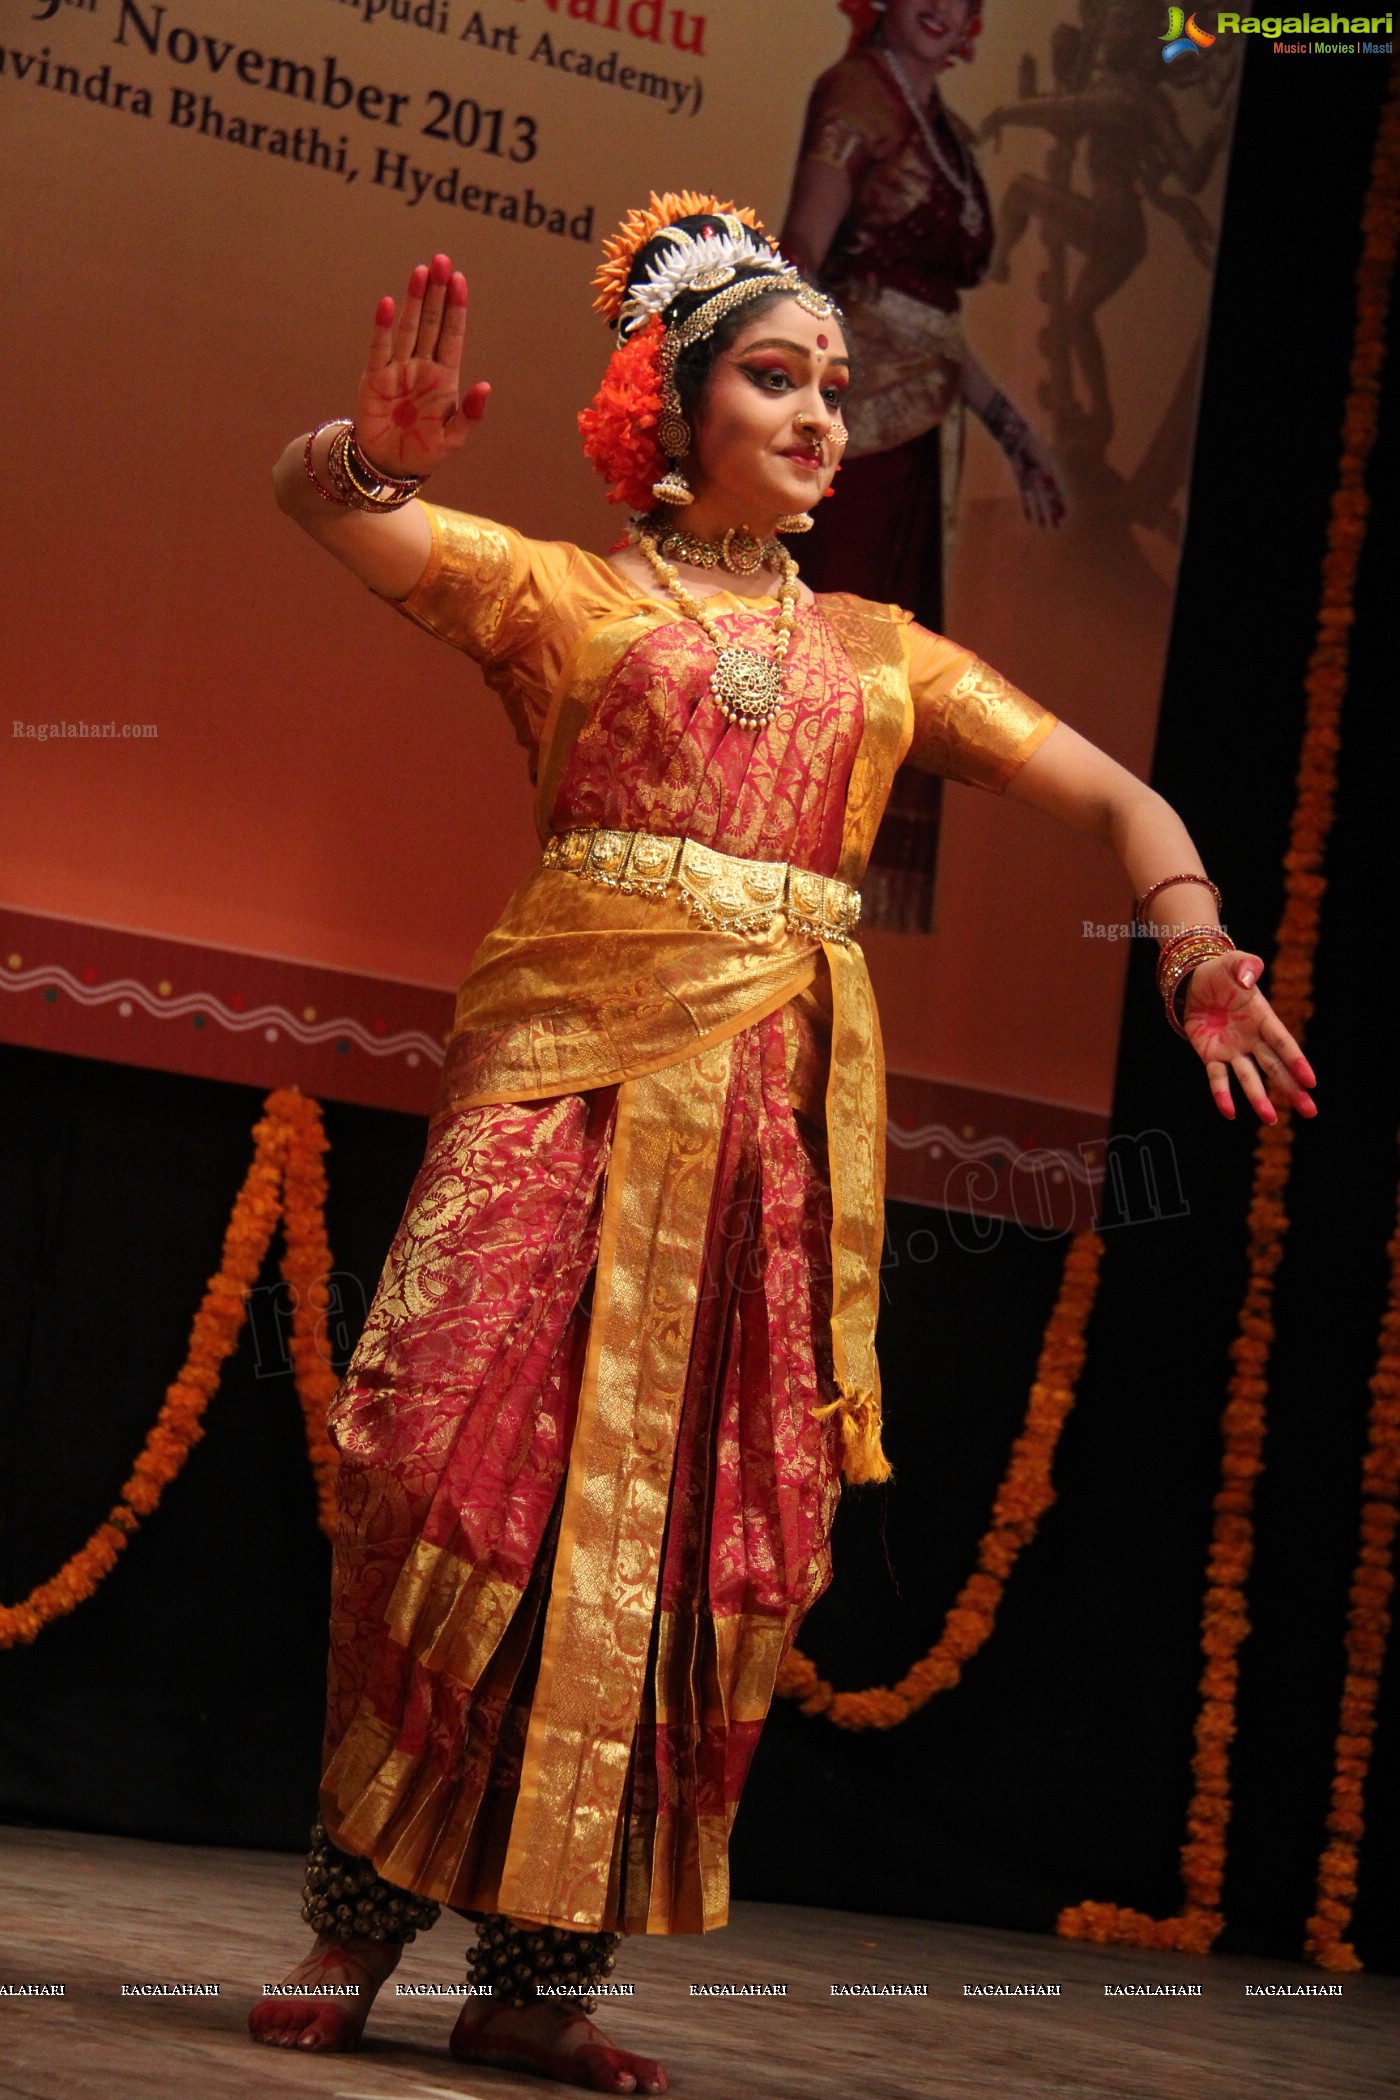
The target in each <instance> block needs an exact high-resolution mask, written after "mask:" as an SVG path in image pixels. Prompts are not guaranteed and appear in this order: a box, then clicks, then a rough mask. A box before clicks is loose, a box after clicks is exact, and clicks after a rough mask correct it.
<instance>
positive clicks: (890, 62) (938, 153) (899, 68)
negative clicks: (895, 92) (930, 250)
mask: <svg viewBox="0 0 1400 2100" xmlns="http://www.w3.org/2000/svg"><path fill="white" fill-rule="evenodd" d="M876 52H877V55H878V57H879V58H880V60H881V62H882V63H883V64H884V66H885V68H886V70H887V71H888V72H889V75H890V77H891V79H892V80H893V81H894V84H895V86H896V87H897V88H898V89H899V92H900V94H901V95H902V96H903V97H904V100H905V102H906V103H907V104H908V108H909V114H910V116H911V117H912V118H913V119H914V122H915V123H916V124H917V125H918V127H919V135H920V137H921V138H922V139H923V142H924V147H925V150H926V151H927V153H928V157H929V159H930V160H931V161H932V162H933V165H934V166H935V168H937V170H938V172H939V174H940V175H941V176H942V177H943V179H944V181H945V182H947V183H948V184H949V186H950V187H951V188H952V189H954V190H957V191H958V192H959V193H960V195H961V197H962V203H961V204H960V205H959V207H958V224H959V225H960V226H961V227H962V230H963V232H964V233H966V234H968V235H969V236H970V237H971V238H972V239H973V240H976V238H977V236H978V234H979V233H980V232H981V231H982V207H981V205H980V204H979V203H978V201H977V198H976V195H975V194H974V190H973V172H972V156H971V155H970V154H969V152H968V150H967V147H966V146H965V145H964V144H963V142H962V140H961V139H960V138H959V139H958V151H959V153H960V154H961V156H962V163H963V164H962V167H961V169H958V168H950V167H949V165H948V157H947V155H946V154H945V153H944V151H943V148H942V147H941V146H940V145H939V143H938V134H937V133H936V132H935V130H934V128H933V126H932V124H930V122H929V120H928V112H927V110H926V109H925V108H924V106H923V104H922V102H920V100H919V98H918V96H917V95H916V94H915V92H914V83H913V81H912V80H911V79H910V78H909V75H908V74H907V73H906V72H905V70H904V67H903V65H902V64H901V63H900V58H899V53H898V52H897V51H892V50H891V49H890V47H889V45H888V44H879V45H877V46H876ZM953 135H954V137H955V138H956V137H957V133H956V132H955V133H954V134H953Z"/></svg>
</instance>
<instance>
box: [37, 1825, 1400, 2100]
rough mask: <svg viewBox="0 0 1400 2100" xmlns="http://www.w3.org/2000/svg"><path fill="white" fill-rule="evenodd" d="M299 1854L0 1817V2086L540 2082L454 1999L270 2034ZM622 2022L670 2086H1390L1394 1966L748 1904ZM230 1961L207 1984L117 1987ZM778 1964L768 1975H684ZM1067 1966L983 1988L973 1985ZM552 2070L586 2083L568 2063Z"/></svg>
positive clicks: (492, 2091) (445, 1936)
mask: <svg viewBox="0 0 1400 2100" xmlns="http://www.w3.org/2000/svg"><path fill="white" fill-rule="evenodd" d="M299 1882H300V1868H299V1863H298V1862H297V1861H295V1860H292V1859H289V1858H287V1857H286V1856H285V1855H282V1854H273V1853H262V1852H225V1851H217V1850H207V1849H204V1848H202V1847H197V1846H181V1845H153V1844H145V1843H137V1842H135V1841H133V1840H129V1839H122V1838H108V1837H82V1836H77V1835H74V1834H72V1833H71V1832H66V1831H47V1830H19V1829H8V1830H4V1831H0V1985H8V1986H10V1987H14V1986H16V1985H22V1984H31V1985H33V1984H40V1985H42V1984H49V1985H54V1984H61V1985H62V1986H63V1992H64V1995H63V1996H62V1997H61V1998H59V1997H54V1996H47V1997H38V1996H27V1997H15V1996H11V1995H8V1994H7V1995H6V1996H4V1997H3V1998H0V2100H125V2096H127V2095H141V2096H142V2100H161V2096H166V2095H168V2096H171V2100H255V2096H261V2095H268V2096H274V2100H275V2096H277V2095H282V2094H286V2095H318V2096H323V2100H429V2096H441V2100H473V2096H474V2100H532V2096H533V2100H539V2095H540V2094H541V2093H542V2092H546V2091H549V2090H551V2088H549V2087H547V2086H545V2085H544V2084H542V2083H541V2082H539V2081H535V2080H530V2079H526V2078H522V2077H520V2076H519V2075H518V2074H516V2073H512V2072H503V2071H486V2070H481V2069H477V2068H474V2067H469V2066H466V2065H461V2066H459V2065H456V2064H454V2063H453V2062H452V2061H451V2059H450V2058H449V2056H448V2055H447V2049H446V2042H447V2034H448V2030H449V2028H450V2026H451V2024H452V2019H453V2017H454V2011H455V2007H454V2006H453V2004H452V2003H451V2002H450V2001H443V2000H441V1999H439V2000H437V2001H431V2000H427V1999H423V1998H414V1997H408V1996H405V1997H398V1998H396V1997H394V1996H393V1995H392V1993H393V1983H391V1984H390V1985H389V1986H388V1994H387V1995H385V1996H383V1997H381V1999H380V2003H379V2006H378V2008H377V2009H376V2012H375V2014H374V2017H373V2019H372V2020H371V2023H370V2028H369V2033H368V2035H367V2037H366V2041H365V2045H364V2047H363V2048H362V2049H361V2050H360V2051H359V2052H358V2053H357V2054H355V2055H353V2056H331V2057H327V2056H310V2055H306V2056H303V2055H300V2054H298V2053H295V2052H293V2051H290V2050H275V2049H259V2048H257V2047H255V2045H254V2044H253V2043H252V2042H250V2041H249V2039H248V2037H247V2032H246V2028H245V2024H244V2023H245V2020H246V2017H247V2008H248V2006H249V2004H250V2002H251V2001H252V2000H253V1998H254V1997H255V1996H257V1995H258V1993H259V1990H260V1987H261V1985H262V1984H263V1983H273V1982H275V1981H276V1980H277V1978H278V1976H279V1975H280V1974H282V1973H284V1972H285V1970H286V1969H287V1968H288V1967H289V1966H290V1965H291V1963H292V1962H293V1961H294V1960H296V1959H297V1958H298V1957H299V1955H300V1954H301V1953H302V1951H303V1950H304V1947H305V1944H306V1940H305V1931H304V1928H303V1926H302V1925H301V1923H300V1920H299V1918H298V1916H297V1907H298V1888H299ZM467 1932H468V1928H467V1926H466V1924H465V1923H464V1922H463V1921H462V1920H460V1919H457V1918H451V1917H449V1918H447V1919H445V1920H444V1921H443V1922H442V1923H441V1924H439V1925H438V1926H437V1927H436V1928H435V1929H434V1930H433V1931H432V1932H431V1933H429V1934H426V1935H425V1936H424V1937H422V1938H421V1939H419V1940H418V1941H417V1942H416V1943H415V1944H414V1945H413V1946H412V1947H410V1948H409V1949H408V1950H407V1953H406V1955H405V1957H404V1960H403V1962H402V1964H401V1966H400V1968H399V1971H398V1974H397V1977H396V1978H395V1981H397V1982H403V1983H428V1982H436V1983H441V1984H445V1985H446V1984H453V1983H459V1982H460V1981H461V1979H462V1975H463V1956H464V1950H465V1946H466V1940H467ZM618 1980H619V1981H625V1982H634V1983H635V1984H636V1997H635V1998H634V1999H631V2000H623V2001H619V2003H618V2004H617V2006H616V2007H615V2008H614V2009H612V2012H611V2019H610V2021H609V2024H610V2025H611V2026H612V2028H613V2029H614V2031H615V2032H616V2035H617V2038H618V2039H619V2040H620V2041H623V2042H626V2043H629V2044H631V2045H632V2046H634V2047H636V2048H639V2049H642V2050H645V2051H647V2052H649V2053H652V2054H654V2055H658V2056H661V2057H662V2058H663V2059H664V2060H665V2061H666V2063H667V2066H668V2069H669V2071H670V2074H671V2086H672V2091H673V2092H675V2093H676V2094H677V2095H678V2096H679V2100H760V2096H761V2100H1284V2096H1290V2100H1291V2096H1293V2095H1298V2096H1300V2100H1301V2096H1304V2095H1306V2096H1307V2100H1372V2096H1376V2100H1380V2096H1382V2095H1395V2094H1396V2093H1397V2092H1398V2091H1400V2083H1398V2082H1397V2075H1396V2062H1397V2059H1396V2050H1395V2036H1396V2032H1397V2025H1400V2022H1397V2014H1400V1981H1397V1980H1396V1979H1394V1978H1391V1977H1379V1976H1355V1977H1353V1976H1348V1977H1345V1978H1343V1979H1340V1980H1341V1981H1342V1984H1343V1994H1342V1996H1341V1997H1340V1998H1335V1997H1333V1998H1317V1997H1299V1998H1289V1997H1282V1996H1269V1997H1262V1998H1260V1997H1246V1995H1245V1992H1246V1987H1247V1986H1255V1987H1257V1986H1260V1985H1289V1984H1292V1985H1295V1986H1298V1985H1317V1984H1319V1983H1323V1982H1328V1981H1335V1980H1337V1979H1329V1978H1325V1977H1323V1976H1321V1974H1320V1972H1319V1971H1318V1970H1316V1969H1310V1968H1306V1967H1304V1966H1302V1965H1301V1964H1299V1965H1297V1966H1293V1965H1291V1964H1288V1963H1282V1962H1265V1961H1246V1960H1238V1959H1234V1960H1231V1959H1225V1958H1221V1957H1216V1958H1212V1959H1209V1960H1193V1959H1187V1958H1185V1957H1168V1956H1156V1957H1153V1956H1144V1955H1138V1954H1134V1953H1130V1952H1125V1951H1123V1950H1120V1949H1111V1950H1102V1949H1097V1948H1087V1947H1082V1946H1074V1945H1070V1944H1067V1943H1066V1942H1064V1941H1059V1940H1054V1939H1049V1938H1042V1937H1039V1936H1034V1935H1028V1934H1022V1933H1010V1932H987V1931H981V1930H974V1929H971V1928H968V1927H964V1926H951V1925H929V1924H923V1923H920V1922H917V1921H914V1920H910V1919H907V1918H872V1917H864V1916H857V1915H853V1914H851V1913H848V1912H841V1911H821V1910H802V1909H797V1908H789V1907H786V1906H781V1905H769V1904H754V1903H749V1904H739V1905H738V1906H737V1907H736V1912H735V1918H734V1922H733V1924H732V1925H731V1926H730V1928H729V1930H728V1931H726V1932H722V1933H713V1934H711V1935H709V1936H708V1937H707V1938H704V1939H686V1940H671V1941H667V1940H664V1939H653V1940H634V1941H632V1942H630V1943H629V1944H628V1945H627V1947H626V1948H625V1949H624V1951H623V1958H622V1960H621V1961H620V1963H619V1975H618ZM1150 1982H1162V1983H1172V1984H1177V1985H1180V1984H1199V1985H1200V1986H1201V1991H1202V1995H1201V1996H1200V1997H1199V1998H1186V1997H1169V1998H1139V1997H1136V1996H1134V1997H1108V1996H1107V1995H1106V1994H1105V1985H1106V1984H1138V1983H1150ZM158 1983H164V1984H173V1983H186V1984H193V1983H204V1984H215V1983H216V1984H217V1985H218V1986H219V1995H218V1996H217V1997H212V1996H205V1997H198V1998H194V1997H184V1998H181V1997H173V1998H152V1997H149V1996H141V1997H134V1998H133V1997H125V1998H124V1997H123V1996H122V1985H123V1984H127V1985H133V1984H158ZM720 1983H729V1984H765V1983H768V1984H772V1983H785V1984H786V1985H787V1987H788V1995H787V1997H786V1999H779V1998H776V1997H771V1996H769V1997H759V1996H754V1997H749V1998H746V1999H744V1998H732V1997H731V1998H717V1997H692V1996H691V1995H690V1989H689V1987H690V1985H691V1984H720ZM833 1983H841V1984H860V1983H866V1984H882V1983H883V1984H925V1985H927V1988H928V1995H927V1997H926V1998H912V1997H886V1998H883V1999H881V1998H862V1997H843V1998H834V1997H832V1995H831V1985H832V1984H833ZM991 1984H1006V1985H1015V1984H1023V1985H1037V1984H1038V1985H1050V1984H1058V1985H1059V1986H1060V1992H1061V1994H1060V1996H1058V1997H1050V1996H1037V1997H1029V1996H1022V1997H1019V1998H1010V1997H1004V1996H996V1997H992V1996H985V1997H984V1996H971V1997H970V1996H967V1995H966V1994H965V1987H966V1986H970V1985H971V1986H976V1985H984V1986H985V1985H991ZM552 2090H557V2091H569V2090H576V2089H575V2088H567V2087H558V2088H552Z"/></svg>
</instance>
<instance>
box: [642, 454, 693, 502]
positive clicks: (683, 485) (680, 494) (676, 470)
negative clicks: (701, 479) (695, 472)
mask: <svg viewBox="0 0 1400 2100" xmlns="http://www.w3.org/2000/svg"><path fill="white" fill-rule="evenodd" d="M651 493H652V494H653V496H655V498H656V500H657V502H658V503H664V504H665V505H666V506H667V508H668V509H670V510H684V509H685V506H686V504H687V503H693V502H694V501H695V497H694V494H693V492H692V490H691V486H690V483H689V482H688V481H687V480H686V478H685V476H684V474H683V473H682V472H681V469H680V463H679V461H674V460H673V461H672V462H671V464H670V465H669V466H668V467H667V469H666V472H665V473H664V474H663V475H662V477H661V479H660V481H654V482H653V483H652V485H651Z"/></svg>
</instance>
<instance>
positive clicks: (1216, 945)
mask: <svg viewBox="0 0 1400 2100" xmlns="http://www.w3.org/2000/svg"><path fill="white" fill-rule="evenodd" d="M1173 945H1174V949H1175V952H1174V953H1173V954H1171V955H1170V956H1167V957H1164V958H1163V960H1162V961H1161V962H1159V964H1158V966H1157V989H1158V990H1159V991H1160V993H1161V994H1162V1005H1163V1007H1164V1008H1165V1009H1166V1015H1167V1019H1168V1020H1169V1021H1170V1023H1171V1025H1172V1027H1173V1028H1174V1029H1175V1030H1176V1032H1177V1034H1178V1035H1181V1036H1184V1035H1185V1034H1186V1030H1185V1028H1184V1026H1183V1025H1182V1022H1181V1018H1180V1016H1179V1015H1178V1013H1177V1008H1176V998H1177V993H1178V992H1179V991H1180V990H1181V987H1182V985H1183V984H1185V982H1186V980H1187V979H1188V978H1189V977H1191V976H1192V975H1193V974H1194V972H1195V971H1196V970H1198V969H1199V968H1200V966H1201V964H1202V963H1206V962H1211V961H1213V960H1214V958H1215V957H1216V956H1217V955H1229V954H1231V953H1232V952H1233V950H1234V946H1235V944H1234V942H1233V941H1232V940H1231V939H1230V936H1229V935H1228V934H1227V933H1220V932H1218V931H1217V930H1216V929H1214V928H1202V929H1201V930H1200V931H1199V932H1197V933H1195V934H1193V935H1184V934H1183V935H1179V936H1178V937H1177V940H1176V942H1175V943H1174V944H1173Z"/></svg>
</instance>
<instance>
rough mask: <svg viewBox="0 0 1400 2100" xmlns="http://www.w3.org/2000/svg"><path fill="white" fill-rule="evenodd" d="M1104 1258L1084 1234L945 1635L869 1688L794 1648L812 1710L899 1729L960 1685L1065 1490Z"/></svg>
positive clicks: (786, 1667)
mask: <svg viewBox="0 0 1400 2100" xmlns="http://www.w3.org/2000/svg"><path fill="white" fill-rule="evenodd" d="M1102 1257H1103V1241H1102V1240H1101V1239H1100V1238H1099V1236H1098V1234H1097V1233H1095V1232H1080V1233H1076V1234H1075V1237H1074V1239H1073V1240H1072V1241H1071V1243H1070V1246H1069V1251H1068V1252H1067V1254H1066V1255H1065V1266H1064V1273H1063V1275H1062V1276H1061V1278H1060V1289H1059V1294H1058V1296H1057V1298H1056V1300H1055V1307H1054V1310H1053V1312H1052V1313H1051V1315H1050V1318H1049V1320H1048V1321H1047V1323H1046V1328H1045V1335H1044V1339H1043V1340H1042V1342H1041V1348H1040V1360H1039V1362H1038V1363H1037V1365H1036V1372H1035V1382H1034V1383H1033V1385H1032V1386H1031V1391H1030V1401H1029V1404H1028V1406H1027V1408H1026V1421H1025V1426H1024V1428H1023V1429H1022V1431H1021V1434H1020V1435H1019V1436H1018V1437H1017V1439H1016V1442H1015V1444H1014V1445H1013V1446H1012V1451H1011V1462H1010V1464H1009V1465H1008V1467H1007V1469H1006V1477H1005V1479H1004V1480H1003V1481H1002V1483H1001V1486H1000V1487H999V1488H998V1490H997V1497H996V1501H995V1503H994V1504H993V1506H992V1521H991V1524H990V1525H989V1526H988V1529H987V1531H986V1534H985V1535H984V1537H983V1539H982V1543H981V1545H980V1546H979V1547H978V1549H977V1571H976V1573H975V1574H974V1575H971V1576H969V1578H968V1580H967V1581H966V1582H965V1583H964V1584H963V1587H962V1589H961V1591H960V1592H959V1594H958V1598H957V1601H956V1603H955V1604H954V1605H953V1608H952V1610H951V1611H950V1612H949V1614H948V1617H947V1619H946V1620H945V1622H944V1626H943V1631H942V1633H941V1634H940V1636H939V1638H938V1639H937V1640H936V1641H935V1642H934V1644H933V1646H932V1647H931V1648H930V1649H929V1651H928V1654H927V1655H925V1656H924V1657H923V1659H922V1661H920V1662H916V1663H915V1664H914V1666H913V1668H912V1669H911V1670H909V1671H908V1672H907V1673H906V1675H905V1676H903V1677H901V1678H900V1680H899V1683H898V1684H896V1685H893V1686H891V1685H874V1686H872V1687H871V1688H870V1690H868V1691H864V1692H838V1691H836V1690H835V1689H834V1688H833V1687H832V1686H831V1685H829V1684H828V1683H827V1682H826V1679H825V1678H824V1677H820V1676H818V1674H817V1670H816V1666H815V1664H814V1663H812V1662H810V1661H809V1660H808V1658H807V1657H806V1656H805V1655H803V1654H802V1652H801V1650H800V1649H797V1648H794V1649H793V1651H792V1653H791V1654H790V1655H789V1656H788V1657H787V1659H786V1661H785V1662H784V1663H783V1665H782V1667H781V1669H780V1670H779V1672H778V1683H777V1689H778V1690H779V1692H781V1693H782V1695H783V1696H784V1698H787V1699H796V1700H798V1701H799V1702H800V1704H801V1707H802V1711H803V1713H804V1714H825V1715H826V1717H827V1719H828V1720H829V1721H833V1722H835V1724H836V1726H837V1727H838V1728H854V1729H861V1728H894V1727H895V1726H896V1725H897V1724H898V1723H899V1722H900V1721H907V1720H908V1718H909V1716H910V1714H914V1713H917V1712H918V1711H919V1709H920V1707H923V1706H927V1705H928V1702H929V1700H930V1699H932V1698H933V1697H934V1696H935V1695H936V1694H937V1693H939V1692H946V1691H950V1690H951V1689H952V1687H953V1686H954V1685H955V1684H956V1683H957V1682H958V1680H959V1679H960V1678H961V1676H962V1673H963V1666H964V1664H965V1663H967V1662H969V1661H970V1660H971V1659H972V1657H973V1656H974V1655H976V1653H977V1651H978V1649H979V1648H982V1647H983V1646H985V1644H986V1642H987V1640H988V1639H989V1637H990V1635H991V1632H992V1628H993V1627H994V1626H995V1624H996V1615H997V1610H998V1607H999V1606H1000V1604H1001V1599H1002V1594H1003V1591H1004V1590H1005V1587H1006V1581H1007V1577H1008V1576H1009V1575H1010V1573H1011V1570H1012V1569H1013V1568H1014V1567H1015V1565H1016V1562H1017V1560H1018V1559H1019V1558H1020V1555H1021V1550H1022V1548H1023V1547H1025V1546H1028V1545H1029V1544H1030V1542H1031V1540H1032V1539H1033V1538H1034V1537H1035V1534H1036V1530H1037V1527H1038V1525H1039V1523H1040V1519H1041V1518H1042V1517H1043V1516H1044V1514H1045V1512H1046V1510H1047V1509H1049V1507H1050V1505H1051V1503H1052V1502H1053V1501H1054V1499H1055V1488H1054V1483H1053V1481H1052V1479H1051V1468H1052V1466H1053V1464H1054V1458H1055V1451H1056V1448H1057V1446H1058V1444H1059V1441H1060V1432H1061V1430H1062V1429H1063V1428H1064V1426H1065V1422H1066V1419H1067V1418H1068V1415H1069V1412H1070V1409H1071V1408H1072V1407H1073V1405H1074V1395H1075V1388H1076V1385H1077V1383H1078V1379H1079V1373H1080V1370H1081V1368H1082V1366H1083V1363H1084V1329H1085V1327H1086V1325H1087V1323H1088V1319H1089V1314H1090V1312H1091V1311H1092V1310H1093V1305H1094V1299H1095V1296H1096V1295H1097V1292H1098V1282H1099V1264H1100V1261H1101V1260H1102Z"/></svg>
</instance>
